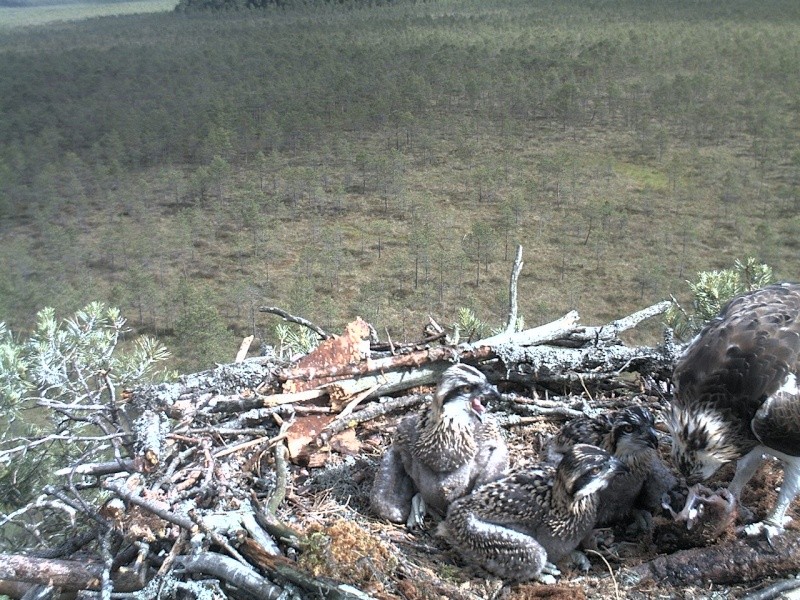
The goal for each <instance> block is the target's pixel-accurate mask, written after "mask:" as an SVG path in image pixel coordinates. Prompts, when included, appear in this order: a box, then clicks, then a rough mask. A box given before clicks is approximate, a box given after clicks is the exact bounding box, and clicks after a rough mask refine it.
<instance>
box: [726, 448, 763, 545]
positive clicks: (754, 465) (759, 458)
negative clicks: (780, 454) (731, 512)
mask: <svg viewBox="0 0 800 600" xmlns="http://www.w3.org/2000/svg"><path fill="white" fill-rule="evenodd" d="M765 452H766V448H764V446H756V447H755V448H754V449H753V450H751V451H750V452H748V453H747V454H745V455H744V456H743V457H742V458H740V459H739V460H738V461H737V462H736V474H735V475H734V476H733V479H732V480H731V482H730V484H729V485H728V491H729V492H730V493H731V494H733V497H734V499H735V501H736V506H738V507H739V508H738V510H739V518H740V519H741V520H742V521H743V522H745V523H747V522H748V521H752V520H754V518H753V511H751V510H750V509H749V508H747V507H745V506H744V505H743V504H742V503H741V496H742V490H744V486H745V485H747V482H748V481H750V479H752V477H753V475H754V474H755V472H756V471H757V470H758V468H759V467H760V466H761V465H762V463H763V462H764V453H765ZM755 533H757V532H755ZM748 535H750V534H748Z"/></svg>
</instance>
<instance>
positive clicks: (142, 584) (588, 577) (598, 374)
mask: <svg viewBox="0 0 800 600" xmlns="http://www.w3.org/2000/svg"><path fill="white" fill-rule="evenodd" d="M663 309H664V307H663V306H661V305H657V307H651V309H646V310H645V311H642V312H643V315H644V316H642V315H639V316H638V317H637V316H636V315H633V316H632V317H631V318H630V319H631V320H630V321H626V320H620V321H616V322H614V323H611V324H608V325H606V326H603V327H581V326H579V325H578V324H577V315H576V314H570V315H567V317H565V318H564V319H562V320H559V321H557V322H555V323H551V324H548V325H546V326H544V327H542V328H536V329H534V330H528V331H527V332H521V333H511V332H509V333H507V334H504V335H500V336H495V337H493V338H489V339H487V340H482V341H481V342H477V343H462V344H454V343H451V342H450V341H448V340H447V339H446V338H445V336H444V334H443V332H441V331H439V332H437V331H433V332H429V333H431V334H430V335H429V336H428V337H427V338H426V339H423V340H421V341H420V342H419V343H416V344H409V345H403V346H398V345H394V344H390V343H386V344H383V345H380V344H377V343H375V342H374V341H373V342H372V343H370V341H369V339H370V335H371V333H372V332H371V331H370V328H369V327H368V326H367V325H366V324H365V323H363V321H360V320H357V321H355V322H354V323H353V324H351V326H350V327H348V330H347V332H345V333H344V334H343V335H342V336H327V334H324V332H321V334H322V335H324V336H326V337H328V339H326V340H325V341H323V343H322V344H321V345H320V347H319V348H318V349H317V350H315V351H314V352H313V353H311V354H309V355H308V356H306V357H304V358H303V359H301V360H300V361H295V362H293V363H291V364H289V363H282V362H280V361H278V360H277V359H276V358H275V357H274V356H267V357H256V358H252V359H246V360H243V361H242V362H239V363H235V364H231V365H225V366H220V367H218V368H217V369H214V370H213V371H209V372H204V373H199V374H194V375H189V376H186V377H183V378H182V379H181V381H180V382H178V383H175V384H168V385H167V384H165V385H160V386H155V387H144V388H140V389H136V390H131V391H129V392H127V393H126V394H125V395H124V399H125V404H124V406H123V407H122V411H123V412H124V413H125V414H126V415H127V416H129V417H130V419H131V422H132V423H133V426H132V427H130V428H129V429H128V428H122V429H121V431H120V432H119V433H120V434H121V435H122V434H124V436H126V438H125V439H126V440H127V442H128V443H127V444H126V445H125V446H124V447H125V448H128V449H129V450H130V453H129V455H126V456H121V457H118V458H116V459H114V460H109V461H105V462H85V461H78V462H76V463H74V464H70V465H65V467H64V468H63V469H61V470H60V471H57V472H56V476H57V477H58V478H59V480H60V481H62V482H63V483H62V484H60V485H52V486H49V487H48V488H46V489H45V490H44V491H43V495H42V496H41V497H40V498H39V500H37V503H36V505H31V506H29V507H26V510H21V511H18V513H19V514H18V515H10V516H9V517H8V518H7V519H6V521H5V522H4V523H3V525H4V526H8V525H9V524H13V523H17V524H20V523H22V522H23V521H24V519H23V518H22V515H26V517H31V516H32V515H35V518H36V519H37V521H36V523H37V524H36V527H38V534H37V536H38V538H37V539H39V541H40V543H39V544H37V545H35V547H33V546H30V547H27V548H25V549H24V552H19V553H17V554H6V555H2V556H0V593H6V594H8V595H10V596H12V597H22V595H23V594H25V593H26V592H27V593H32V592H33V591H37V592H43V593H45V594H49V595H50V596H51V597H53V596H54V595H57V594H58V593H61V594H70V595H74V594H75V593H78V594H79V595H80V596H81V597H83V598H88V597H94V596H97V595H100V596H102V597H107V598H110V597H111V593H112V591H113V592H114V593H115V595H114V597H115V598H116V597H121V596H119V595H118V594H120V593H122V594H124V595H125V596H129V597H134V598H143V599H144V598H154V597H160V598H178V597H180V598H186V597H190V598H191V597H194V598H236V599H239V598H242V599H251V598H364V597H374V598H387V599H388V598H408V599H422V598H465V599H467V598H469V599H475V598H509V599H518V598H519V599H523V598H538V597H548V598H560V597H564V598H567V597H569V598H614V597H618V598H637V599H638V598H655V597H657V596H658V597H663V596H676V595H678V596H682V597H695V598H712V597H720V598H721V597H723V596H725V597H729V596H730V595H733V596H746V595H748V594H750V593H752V592H754V591H755V590H756V589H761V588H766V591H765V592H764V593H763V594H762V595H760V596H758V597H760V598H764V597H772V596H774V595H776V594H777V593H778V592H779V588H778V587H768V586H770V585H772V584H773V582H774V580H775V578H782V577H786V576H787V575H790V574H792V573H794V572H796V571H797V569H798V558H797V557H798V556H800V553H799V552H797V549H798V545H800V535H798V533H797V532H796V531H794V530H791V529H790V530H789V531H788V532H787V534H786V535H785V536H784V537H783V538H782V539H781V540H780V541H779V542H778V543H777V544H776V545H775V546H774V547H770V546H768V545H767V544H766V542H761V541H758V540H742V539H739V538H736V537H735V535H733V534H731V532H730V530H729V529H726V524H724V523H723V526H722V527H720V528H719V530H718V531H716V533H715V536H714V538H713V539H708V538H707V537H703V536H702V535H693V534H691V533H688V534H687V533H685V532H684V531H682V530H681V528H680V527H677V526H676V525H674V523H673V522H672V520H671V519H669V518H667V517H663V516H656V517H655V521H654V523H655V527H654V529H653V532H652V534H651V535H647V536H644V537H642V536H639V537H637V538H633V539H630V538H628V537H626V532H625V528H624V527H622V526H621V527H619V528H617V529H616V530H614V531H609V535H613V537H614V540H615V542H617V543H616V544H615V546H614V549H615V550H614V552H613V553H612V552H605V553H602V555H600V554H591V553H590V554H589V558H590V560H591V562H592V568H591V570H590V571H589V572H588V573H582V572H579V571H577V570H575V569H574V568H571V567H570V565H563V572H564V575H563V577H562V579H561V581H560V583H559V584H557V585H554V586H545V585H542V584H538V583H529V584H520V585H515V586H506V585H504V584H503V582H502V581H500V580H496V579H491V578H487V577H486V576H485V575H484V574H482V573H479V572H476V571H475V570H473V569H471V568H469V567H467V566H465V565H464V564H463V563H462V562H461V560H460V559H459V557H458V556H457V555H456V554H455V553H454V552H452V551H451V549H450V548H449V547H448V545H447V543H446V541H445V540H442V539H440V538H439V537H437V536H436V534H435V530H436V527H435V523H433V521H429V522H428V523H427V524H428V527H427V529H425V530H423V531H420V532H415V533H413V534H412V533H409V532H408V531H406V529H405V528H404V527H400V526H395V525H392V524H389V523H386V522H383V521H381V520H379V519H376V518H375V517H374V516H373V515H371V514H370V511H369V494H370V489H371V485H372V479H373V476H374V472H375V468H376V466H377V464H378V461H379V460H380V457H381V455H382V453H383V452H384V451H385V449H386V448H387V447H388V445H389V444H390V442H391V438H392V432H393V430H394V428H395V426H396V424H397V422H398V420H399V419H400V418H402V417H403V416H404V415H405V414H406V413H408V412H409V411H412V410H417V408H418V407H419V405H420V404H421V403H423V402H427V401H429V399H430V393H431V391H432V389H433V387H432V386H433V384H434V383H435V380H436V377H437V376H438V374H439V373H441V371H442V370H444V368H446V367H447V366H448V365H449V364H451V362H452V361H455V360H463V361H467V362H470V363H471V364H474V365H476V366H477V367H478V368H480V369H481V370H483V371H484V372H485V373H486V374H487V376H488V377H489V379H490V380H492V381H493V382H495V383H496V384H497V385H498V387H499V388H500V390H501V392H502V393H503V395H502V398H503V400H502V403H500V404H499V405H497V406H493V407H490V410H492V411H493V412H494V413H495V415H496V417H497V418H498V420H499V421H500V422H501V423H502V424H503V427H504V431H505V433H506V436H507V439H508V444H509V448H510V450H511V453H512V463H513V464H514V465H515V467H524V466H526V465H532V464H535V463H537V462H538V461H539V460H540V459H541V456H542V451H543V448H544V444H545V442H546V440H547V438H548V437H549V436H550V435H551V434H552V433H553V432H554V431H556V430H557V429H558V427H559V426H560V425H561V424H562V423H563V422H564V421H565V420H567V419H569V418H572V417H574V416H577V415H581V414H586V413H594V412H597V411H601V410H610V409H615V408H619V407H621V406H623V405H625V404H628V403H634V402H635V403H639V404H644V405H646V406H648V407H649V408H650V409H651V410H653V412H654V413H655V414H656V415H657V416H658V417H660V415H661V414H662V413H663V410H664V409H665V407H666V405H667V403H668V401H669V397H670V388H669V376H670V373H671V368H672V364H673V360H674V355H675V348H674V347H673V346H672V344H671V341H670V339H669V338H667V339H666V340H665V342H664V343H663V344H662V345H659V346H658V347H655V348H643V347H628V346H626V345H625V344H623V343H622V342H621V341H620V339H619V338H618V334H619V332H620V331H622V330H624V329H626V328H628V327H632V326H635V325H636V323H638V322H639V321H640V320H641V319H642V318H646V317H649V316H652V315H653V314H658V313H659V312H660V311H661V310H663ZM434 329H435V328H434ZM523 334H524V335H523ZM662 431H663V428H662ZM662 436H663V439H662V444H661V449H662V452H663V453H664V458H665V460H667V455H668V446H669V440H668V439H667V436H666V434H665V433H662ZM729 476H730V472H727V473H726V472H723V473H721V474H720V480H721V481H722V480H724V479H725V478H726V477H729ZM779 483H780V470H779V469H777V470H776V469H775V465H773V464H768V465H767V466H766V467H764V468H762V470H761V472H759V474H758V475H757V476H756V478H755V479H754V482H753V483H752V484H751V485H750V486H749V487H748V488H747V490H746V494H745V496H744V497H743V499H742V501H743V503H744V504H745V505H747V506H748V507H749V508H750V509H751V510H753V511H754V512H755V513H756V514H757V515H761V516H763V515H764V514H765V513H766V511H767V509H768V507H769V506H771V504H772V503H773V501H774V498H775V487H776V486H777V485H779ZM31 526H33V525H31ZM793 581H794V580H789V581H780V582H779V584H777V585H779V586H782V587H781V588H780V589H783V588H786V587H791V585H793V583H792V582H793ZM48 586H49V587H48ZM43 597H46V596H43ZM753 597H756V596H753Z"/></svg>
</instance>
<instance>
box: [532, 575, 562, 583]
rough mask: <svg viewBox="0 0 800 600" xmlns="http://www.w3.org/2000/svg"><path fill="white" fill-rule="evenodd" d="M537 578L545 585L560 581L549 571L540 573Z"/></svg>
mask: <svg viewBox="0 0 800 600" xmlns="http://www.w3.org/2000/svg"><path fill="white" fill-rule="evenodd" d="M536 580H537V581H538V582H539V583H543V584H545V585H555V584H556V582H557V581H558V580H557V579H556V578H555V577H553V576H552V575H548V574H547V573H539V576H538V577H537V578H536Z"/></svg>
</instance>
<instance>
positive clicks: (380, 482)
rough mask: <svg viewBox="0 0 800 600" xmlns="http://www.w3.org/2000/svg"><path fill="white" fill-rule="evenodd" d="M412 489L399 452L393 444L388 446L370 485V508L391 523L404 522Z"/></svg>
mask: <svg viewBox="0 0 800 600" xmlns="http://www.w3.org/2000/svg"><path fill="white" fill-rule="evenodd" d="M414 491H415V489H414V482H413V481H412V480H411V477H409V475H408V473H406V470H405V468H404V467H403V459H402V457H401V456H400V453H399V452H398V451H397V448H395V447H394V446H392V447H390V448H389V450H387V452H386V454H384V455H383V460H381V464H380V466H379V467H378V472H377V474H376V477H375V482H374V483H373V485H372V494H371V504H372V510H374V511H375V513H376V514H377V515H379V516H380V517H382V518H384V519H387V520H389V521H392V522H393V523H405V522H406V520H407V519H409V518H410V517H409V507H410V506H411V500H412V497H413V496H414ZM423 515H424V513H423Z"/></svg>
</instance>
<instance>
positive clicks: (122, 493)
mask: <svg viewBox="0 0 800 600" xmlns="http://www.w3.org/2000/svg"><path fill="white" fill-rule="evenodd" d="M101 487H102V488H103V489H106V490H108V491H110V492H113V493H115V494H116V495H117V496H119V497H120V498H122V499H123V500H127V501H128V502H130V503H131V504H135V505H136V506H140V507H141V508H144V509H146V510H148V511H150V512H151V513H153V514H154V515H156V516H157V517H161V518H162V519H164V520H165V521H168V522H170V523H172V524H173V525H177V526H178V527H182V528H183V529H186V530H187V531H189V532H191V533H194V532H195V531H197V526H196V525H195V523H194V522H192V520H191V519H190V518H188V517H184V516H183V515H178V514H175V513H174V512H171V511H168V510H165V509H164V508H162V507H161V506H158V505H157V504H156V503H154V502H151V501H149V500H146V499H145V498H142V497H140V496H136V495H134V494H133V493H132V492H130V491H128V490H126V489H124V488H121V487H119V486H117V485H115V484H113V483H112V482H110V481H104V482H103V483H102V485H101Z"/></svg>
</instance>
